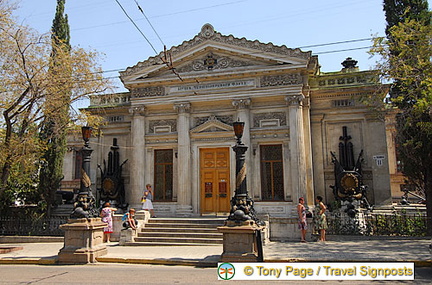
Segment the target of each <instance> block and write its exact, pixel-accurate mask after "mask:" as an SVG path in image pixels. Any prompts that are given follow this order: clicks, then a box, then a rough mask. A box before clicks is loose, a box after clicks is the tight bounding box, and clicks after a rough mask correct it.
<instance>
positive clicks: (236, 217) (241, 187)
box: [228, 122, 261, 224]
mask: <svg viewBox="0 0 432 285" xmlns="http://www.w3.org/2000/svg"><path fill="white" fill-rule="evenodd" d="M244 125H245V123H244V122H234V123H233V127H234V134H235V136H236V138H237V143H236V145H235V146H233V147H232V148H233V150H234V152H235V154H236V189H235V194H234V197H233V198H232V199H231V211H230V215H229V217H228V221H234V222H235V223H237V224H241V223H243V222H247V221H254V222H256V223H257V224H261V222H260V221H259V219H258V218H257V217H256V213H255V210H254V208H253V204H254V202H253V200H252V199H251V198H250V197H249V195H248V190H247V184H246V173H247V171H246V163H245V153H246V151H247V149H248V147H247V146H246V145H244V144H243V143H242V141H241V138H242V136H243V131H244Z"/></svg>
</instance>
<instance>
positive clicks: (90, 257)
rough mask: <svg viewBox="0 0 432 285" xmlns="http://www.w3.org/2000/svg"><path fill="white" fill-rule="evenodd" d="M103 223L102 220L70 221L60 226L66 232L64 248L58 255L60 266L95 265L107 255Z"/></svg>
mask: <svg viewBox="0 0 432 285" xmlns="http://www.w3.org/2000/svg"><path fill="white" fill-rule="evenodd" d="M105 226H106V223H103V222H102V221H101V219H100V218H82V219H70V220H69V221H68V223H67V224H63V225H61V226H60V228H61V229H62V230H64V232H65V237H64V246H63V248H62V249H60V251H59V253H58V262H59V263H60V264H85V263H95V262H96V258H97V257H99V256H102V255H106V254H107V248H106V245H105V244H104V243H103V228H104V227H105Z"/></svg>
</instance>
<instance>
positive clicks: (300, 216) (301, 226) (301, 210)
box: [297, 197, 307, 242]
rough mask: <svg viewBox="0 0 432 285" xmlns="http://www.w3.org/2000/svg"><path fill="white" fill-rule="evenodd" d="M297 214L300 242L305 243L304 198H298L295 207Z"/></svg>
mask: <svg viewBox="0 0 432 285" xmlns="http://www.w3.org/2000/svg"><path fill="white" fill-rule="evenodd" d="M297 214H298V228H299V230H300V233H301V240H300V241H301V242H306V231H307V221H306V207H305V206H304V198H303V197H300V198H299V203H298V205H297Z"/></svg>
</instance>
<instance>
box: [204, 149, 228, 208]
mask: <svg viewBox="0 0 432 285" xmlns="http://www.w3.org/2000/svg"><path fill="white" fill-rule="evenodd" d="M229 154H230V149H229V148H228V147H223V148H204V149H200V194H201V213H202V214H209V213H226V212H229V211H230V198H231V190H230V159H229Z"/></svg>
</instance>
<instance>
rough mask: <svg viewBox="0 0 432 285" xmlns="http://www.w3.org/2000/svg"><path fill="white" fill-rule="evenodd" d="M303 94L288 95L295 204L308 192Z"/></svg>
mask: <svg viewBox="0 0 432 285" xmlns="http://www.w3.org/2000/svg"><path fill="white" fill-rule="evenodd" d="M304 99H305V97H304V95H303V94H298V95H292V96H287V97H286V98H285V100H286V101H287V102H288V110H289V127H290V155H291V165H290V167H291V180H292V187H293V189H292V198H293V203H294V205H296V204H297V201H298V198H300V197H302V196H303V197H304V196H306V194H307V188H306V185H307V175H306V158H305V155H306V152H305V150H306V149H305V142H304V125H303V110H302V108H303V106H302V105H303V100H304Z"/></svg>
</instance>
